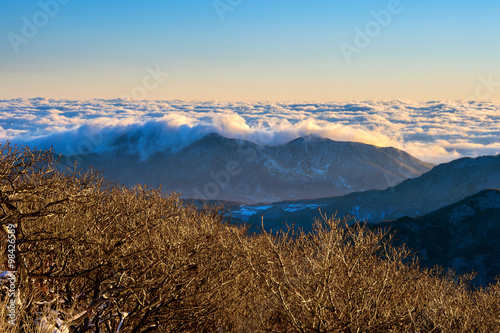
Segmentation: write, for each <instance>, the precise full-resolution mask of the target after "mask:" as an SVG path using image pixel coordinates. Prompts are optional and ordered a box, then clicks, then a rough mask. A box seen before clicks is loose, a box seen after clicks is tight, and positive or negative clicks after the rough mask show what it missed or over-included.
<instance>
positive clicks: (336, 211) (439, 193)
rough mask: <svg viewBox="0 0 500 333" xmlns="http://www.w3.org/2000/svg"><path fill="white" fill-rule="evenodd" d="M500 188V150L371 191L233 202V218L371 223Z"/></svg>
mask: <svg viewBox="0 0 500 333" xmlns="http://www.w3.org/2000/svg"><path fill="white" fill-rule="evenodd" d="M489 188H500V155H497V156H482V157H477V158H461V159H458V160H454V161H452V162H449V163H445V164H440V165H438V166H436V167H434V168H433V169H432V170H430V171H429V172H427V173H425V174H423V175H421V176H419V177H416V178H413V179H407V180H405V181H403V182H402V183H400V184H398V185H396V186H393V187H390V188H387V189H385V190H370V191H364V192H356V193H351V194H348V195H345V196H340V197H332V198H323V199H317V200H301V201H282V202H275V203H272V204H266V205H262V204H261V205H240V206H232V207H231V214H232V216H233V218H235V219H239V220H241V221H243V222H246V223H249V224H251V225H253V226H260V224H261V217H263V218H264V221H265V225H266V226H268V227H269V228H274V229H275V228H278V227H281V226H283V223H285V222H287V223H296V224H297V225H299V226H301V227H303V228H305V229H306V230H307V229H309V228H310V226H311V225H312V222H313V220H314V219H315V218H318V217H320V212H319V210H321V212H322V213H323V214H326V215H327V216H332V215H337V216H340V217H343V216H352V217H354V218H356V219H357V220H359V221H366V222H369V223H376V222H381V221H384V220H393V219H398V218H400V217H402V216H410V217H417V216H419V215H424V214H428V213H430V212H432V211H434V210H437V209H439V208H441V207H444V206H446V205H451V204H453V203H456V202H458V201H460V200H462V199H464V198H466V197H468V196H471V195H474V194H476V193H478V192H479V191H481V190H484V189H489Z"/></svg>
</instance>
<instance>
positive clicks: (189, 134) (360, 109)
mask: <svg viewBox="0 0 500 333" xmlns="http://www.w3.org/2000/svg"><path fill="white" fill-rule="evenodd" d="M212 132H216V133H219V134H221V135H223V136H226V137H230V138H240V139H246V140H250V141H253V142H256V143H258V144H262V145H278V144H283V143H286V142H288V141H290V140H293V139H295V138H297V137H300V136H305V135H311V134H314V135H319V136H322V137H326V138H329V139H332V140H337V141H357V142H362V143H367V144H373V145H376V146H381V147H386V146H393V147H396V148H399V149H403V150H405V151H407V152H408V153H410V154H412V155H414V156H415V157H417V158H420V159H422V160H424V161H427V162H432V163H441V162H447V161H450V160H453V159H456V158H460V157H464V156H472V157H474V156H480V155H494V154H499V153H500V102H495V101H489V102H472V101H462V102H440V101H432V102H427V103H417V102H411V101H398V100H397V101H366V102H354V103H292V102H290V103H264V102H262V103H221V102H199V103H197V102H185V101H177V100H175V101H127V100H122V99H117V100H83V101H70V100H52V99H44V98H34V99H12V100H0V140H2V141H5V140H10V141H11V142H13V143H18V144H28V145H30V146H37V147H39V148H49V147H51V146H53V147H54V149H55V150H56V151H57V152H58V153H61V154H64V155H74V154H85V153H89V152H109V151H120V152H124V153H136V154H140V155H141V157H142V158H143V159H147V157H148V156H149V155H151V154H153V153H155V152H158V151H169V152H175V151H177V150H179V149H182V148H183V147H186V146H188V145H190V144H191V143H193V142H195V141H197V140H199V139H200V138H202V137H203V136H204V135H206V134H208V133H212Z"/></svg>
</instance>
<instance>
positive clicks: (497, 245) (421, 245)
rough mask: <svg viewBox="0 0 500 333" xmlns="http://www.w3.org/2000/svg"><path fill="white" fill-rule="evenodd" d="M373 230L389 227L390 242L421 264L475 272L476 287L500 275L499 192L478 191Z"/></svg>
mask: <svg viewBox="0 0 500 333" xmlns="http://www.w3.org/2000/svg"><path fill="white" fill-rule="evenodd" d="M377 227H384V228H386V227H390V228H391V231H392V232H395V239H394V243H395V244H397V245H401V244H403V243H405V244H406V245H407V246H408V247H409V248H411V249H414V250H415V251H416V252H418V256H419V258H420V261H421V264H423V265H425V266H429V267H433V266H434V265H440V266H442V267H449V268H453V269H454V270H455V271H456V272H457V273H460V274H463V273H469V272H472V271H476V272H477V273H478V275H477V277H476V278H475V279H474V282H475V283H476V284H480V285H486V284H488V283H490V282H493V281H494V278H495V277H496V276H498V275H500V190H497V189H491V190H484V191H481V192H479V193H477V194H475V195H473V196H470V197H467V198H465V199H464V200H461V201H459V202H457V203H455V204H452V205H449V206H446V207H444V208H441V209H439V210H437V211H434V212H432V213H429V214H426V215H424V216H421V217H418V218H411V217H402V218H399V219H397V220H394V221H387V222H384V223H381V224H379V225H377Z"/></svg>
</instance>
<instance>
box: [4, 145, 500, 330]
mask: <svg viewBox="0 0 500 333" xmlns="http://www.w3.org/2000/svg"><path fill="white" fill-rule="evenodd" d="M0 154H1V156H0V158H1V160H0V191H1V192H0V207H1V209H0V221H1V223H2V226H3V227H4V228H2V235H1V243H0V244H1V245H0V251H2V253H3V254H4V255H5V258H8V253H9V252H8V248H7V245H8V244H9V242H8V241H9V239H11V238H8V230H15V235H16V252H15V255H16V259H15V264H16V266H17V267H16V270H17V273H16V277H17V281H16V289H17V290H19V294H18V297H17V299H16V303H15V304H16V320H15V325H14V326H12V325H11V324H9V322H8V319H7V312H8V310H7V308H6V306H7V305H8V304H10V300H11V299H10V297H9V294H8V292H7V288H8V283H7V282H5V280H4V283H3V285H2V290H1V293H0V297H1V301H2V305H1V308H0V315H1V317H2V320H0V331H1V332H28V333H29V332H54V331H55V332H57V331H60V332H120V333H121V332H475V331H476V332H492V331H499V330H500V317H499V316H500V315H499V314H500V283H499V282H497V283H496V284H495V285H491V286H490V287H488V288H486V289H470V288H469V284H468V281H469V279H470V278H471V277H470V276H467V277H457V276H454V275H453V274H452V273H449V274H443V273H442V272H441V271H439V270H438V269H435V270H426V269H422V268H420V267H419V265H418V263H417V262H416V261H415V260H413V259H412V257H411V256H410V253H409V252H408V251H407V250H406V249H405V248H403V247H393V246H391V236H390V234H388V232H374V231H370V230H368V229H367V228H366V227H365V226H364V225H360V224H356V225H354V226H347V223H346V221H345V220H339V219H336V218H330V217H324V218H323V219H321V220H318V221H316V223H315V226H314V231H313V232H312V233H301V232H296V231H293V230H292V229H290V230H288V231H283V232H278V233H267V232H262V233H260V234H254V235H249V234H248V233H247V230H246V229H245V227H243V226H238V225H235V224H232V223H231V222H230V221H227V220H226V219H224V218H223V212H222V211H221V210H220V209H218V208H216V207H213V208H210V207H206V208H205V209H202V210H198V209H196V208H195V207H193V206H190V205H187V204H185V203H183V202H182V201H181V200H180V199H179V197H178V196H177V195H175V194H171V195H166V194H164V192H162V190H161V189H150V188H145V187H141V186H136V187H134V188H125V187H119V186H113V185H110V184H109V183H107V182H106V181H105V180H104V179H103V178H102V177H100V175H99V174H98V173H96V172H95V171H92V170H91V171H89V172H88V173H85V174H80V173H77V172H75V171H71V170H66V171H60V170H58V169H57V161H56V159H54V155H53V152H51V151H38V150H36V149H29V148H17V147H12V146H10V145H9V144H5V145H2V146H0ZM9 225H10V226H11V227H10V228H9V227H8V226H9ZM3 262H4V268H3V270H11V269H9V268H8V267H7V265H8V264H9V263H8V260H7V259H5V260H4V261H3Z"/></svg>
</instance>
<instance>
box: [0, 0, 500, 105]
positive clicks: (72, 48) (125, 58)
mask: <svg viewBox="0 0 500 333" xmlns="http://www.w3.org/2000/svg"><path fill="white" fill-rule="evenodd" d="M499 17H500V2H499V1H498V0H482V1H470V0H467V1H465V0H453V1H451V0H439V1H436V0H413V1H412V0H401V1H398V0H390V1H387V0H384V1H380V0H359V1H352V0H315V1H305V0H300V1H299V0H273V1H269V0H215V1H214V0H190V1H183V0H161V1H159V0H149V1H125V0H120V1H117V0H106V1H102V0H99V1H97V0H85V1H83V0H41V1H29V0H23V1H7V0H2V1H0V98H1V99H11V98H33V97H44V98H55V99H72V100H75V99H92V98H100V99H113V98H128V99H131V100H142V99H149V100H175V99H179V100H187V101H213V100H216V101H263V100H265V101H318V102H326V101H353V100H355V101H363V100H395V99H404V100H406V99H407V100H413V101H430V100H461V99H479V100H488V99H493V100H495V99H500V66H499V59H500V20H499Z"/></svg>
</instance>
